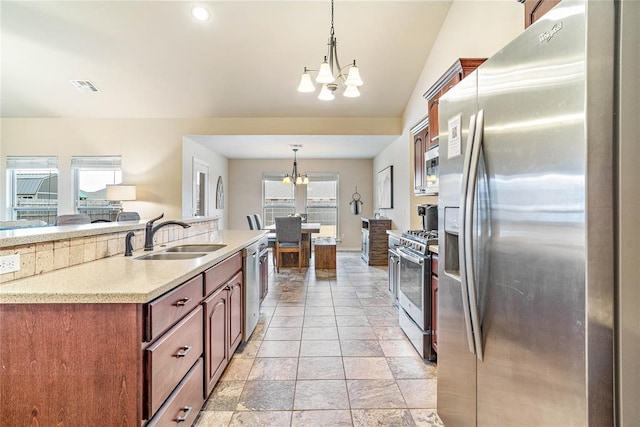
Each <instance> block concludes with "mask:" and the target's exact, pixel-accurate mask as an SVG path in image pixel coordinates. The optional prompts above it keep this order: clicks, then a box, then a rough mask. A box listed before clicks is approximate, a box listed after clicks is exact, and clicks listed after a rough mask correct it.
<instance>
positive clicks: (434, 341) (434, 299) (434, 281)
mask: <svg viewBox="0 0 640 427" xmlns="http://www.w3.org/2000/svg"><path fill="white" fill-rule="evenodd" d="M431 348H433V351H435V352H436V353H438V257H437V256H436V255H435V254H432V255H431Z"/></svg>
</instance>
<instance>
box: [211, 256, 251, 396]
mask: <svg viewBox="0 0 640 427" xmlns="http://www.w3.org/2000/svg"><path fill="white" fill-rule="evenodd" d="M239 255H240V254H239ZM234 256H235V255H234ZM240 257H241V255H240ZM227 261H228V262H225V263H222V264H220V265H217V266H215V267H212V268H210V269H208V270H207V271H205V272H204V282H205V288H206V289H207V290H210V291H211V294H210V295H208V296H207V297H206V298H205V299H204V301H203V306H204V313H205V322H204V375H205V396H208V395H209V394H210V393H211V391H212V390H213V388H214V387H215V385H216V383H217V382H218V379H219V378H220V376H221V375H222V372H223V371H224V369H225V368H226V367H227V365H228V364H229V361H230V360H231V356H232V355H233V352H234V351H235V350H236V348H238V345H239V344H240V341H241V340H242V313H243V311H242V271H240V270H239V269H240V268H241V266H242V263H240V265H238V264H237V263H236V262H235V260H233V259H232V258H230V259H228V260H227ZM240 262H242V258H240ZM230 265H235V266H236V267H238V270H236V271H233V272H232V270H231V269H230V267H229V266H230ZM229 274H233V275H232V276H231V277H229ZM212 283H217V284H218V285H217V287H213V286H209V284H212Z"/></svg>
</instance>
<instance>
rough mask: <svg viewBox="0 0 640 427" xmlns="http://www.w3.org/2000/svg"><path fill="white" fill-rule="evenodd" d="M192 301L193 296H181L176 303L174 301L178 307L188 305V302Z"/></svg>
mask: <svg viewBox="0 0 640 427" xmlns="http://www.w3.org/2000/svg"><path fill="white" fill-rule="evenodd" d="M189 301H191V298H188V297H184V298H180V299H179V300H178V301H176V302H175V303H173V305H175V306H176V307H182V306H185V305H187V303H188V302H189Z"/></svg>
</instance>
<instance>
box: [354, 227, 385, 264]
mask: <svg viewBox="0 0 640 427" xmlns="http://www.w3.org/2000/svg"><path fill="white" fill-rule="evenodd" d="M387 230H391V220H390V219H386V218H384V219H383V218H362V230H361V233H362V253H361V257H362V259H363V260H364V262H366V263H367V264H368V265H387V262H388V259H387V250H388V244H387Z"/></svg>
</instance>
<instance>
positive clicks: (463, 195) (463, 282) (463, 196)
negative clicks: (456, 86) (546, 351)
mask: <svg viewBox="0 0 640 427" xmlns="http://www.w3.org/2000/svg"><path fill="white" fill-rule="evenodd" d="M475 133H476V115H475V114H473V115H471V117H470V118H469V133H468V134H467V144H466V148H465V155H464V165H463V169H462V183H461V187H462V188H461V189H460V211H459V212H460V215H461V216H462V218H460V220H459V221H458V224H460V231H459V233H458V247H459V250H458V257H459V259H458V265H459V269H460V290H461V291H462V309H463V312H464V325H465V329H466V330H467V344H468V345H469V351H470V352H471V353H473V354H476V349H475V344H474V340H473V328H472V326H471V313H470V310H469V294H468V292H467V290H468V285H467V273H466V261H465V219H464V218H465V217H464V215H465V206H466V203H467V191H468V186H469V166H470V164H471V150H472V148H473V140H474V135H475Z"/></svg>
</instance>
